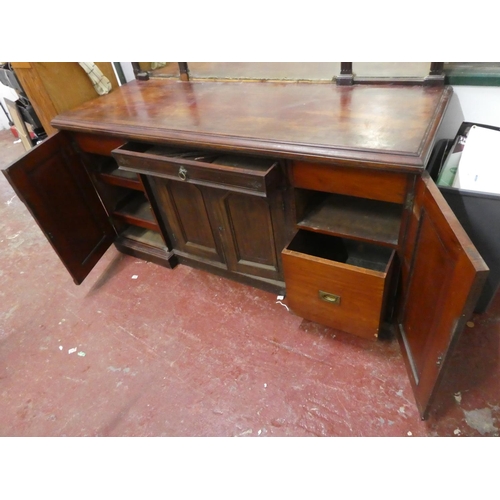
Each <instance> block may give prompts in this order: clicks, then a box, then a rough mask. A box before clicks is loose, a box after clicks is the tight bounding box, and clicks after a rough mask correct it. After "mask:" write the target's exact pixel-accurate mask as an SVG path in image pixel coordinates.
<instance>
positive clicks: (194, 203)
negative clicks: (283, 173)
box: [152, 178, 224, 263]
mask: <svg viewBox="0 0 500 500" xmlns="http://www.w3.org/2000/svg"><path fill="white" fill-rule="evenodd" d="M152 179H154V180H153V185H154V189H155V191H156V193H157V194H158V195H159V197H160V199H161V207H162V209H163V210H165V211H166V213H165V221H166V223H167V224H168V226H169V227H170V229H171V232H172V237H173V238H172V239H173V241H172V244H173V247H174V250H178V251H181V252H184V253H186V254H189V255H194V256H198V257H201V258H203V259H208V260H210V261H215V262H220V263H223V262H224V253H223V252H222V250H221V248H220V244H219V242H218V240H217V237H216V235H214V232H213V230H212V226H213V225H212V224H211V220H210V219H211V215H210V212H211V208H210V207H209V204H210V198H209V196H208V195H207V194H206V193H205V192H204V188H202V187H200V186H197V185H195V184H190V183H187V182H182V181H170V180H165V179H160V178H152Z"/></svg>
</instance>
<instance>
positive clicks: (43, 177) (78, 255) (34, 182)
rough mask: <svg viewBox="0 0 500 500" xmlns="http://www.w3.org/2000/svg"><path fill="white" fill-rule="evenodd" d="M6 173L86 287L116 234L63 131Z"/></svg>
mask: <svg viewBox="0 0 500 500" xmlns="http://www.w3.org/2000/svg"><path fill="white" fill-rule="evenodd" d="M3 172H4V175H5V176H6V178H7V179H8V181H9V182H10V184H11V186H12V187H13V188H14V190H15V191H16V193H17V195H18V196H19V198H20V199H21V200H22V201H23V202H24V204H25V205H26V207H27V208H28V210H29V211H30V212H31V214H32V216H33V217H34V219H35V220H36V222H37V223H38V225H39V226H40V228H41V229H42V231H43V232H44V234H45V236H46V237H47V239H48V240H49V242H50V243H51V245H52V247H53V248H54V250H55V251H56V253H57V254H58V256H59V258H60V259H61V261H62V262H63V264H64V265H65V266H66V268H67V270H68V271H69V273H70V274H71V276H72V277H73V279H74V281H75V283H77V284H80V283H81V282H82V281H83V280H84V279H85V277H86V276H87V275H88V273H89V272H90V271H91V270H92V268H93V267H94V265H95V264H96V263H97V262H98V261H99V259H100V258H101V257H102V255H103V254H104V253H105V252H106V250H107V249H108V248H109V246H110V245H111V243H112V242H113V241H114V240H115V238H116V232H115V230H114V228H113V226H112V225H111V223H110V222H109V219H108V214H107V213H106V211H105V209H104V207H103V205H102V203H101V201H100V199H99V197H98V196H97V193H96V191H95V189H94V186H93V185H92V182H91V181H90V178H89V177H88V175H87V173H86V171H85V168H84V165H83V164H82V163H81V160H80V158H79V156H78V155H77V154H76V152H75V151H74V150H73V148H72V147H71V145H70V141H69V138H68V137H67V136H66V135H64V133H62V132H58V133H57V134H55V135H54V136H52V137H50V138H48V139H46V140H45V141H44V142H42V143H41V144H39V145H38V146H36V147H35V148H34V149H33V150H31V151H30V152H29V153H28V154H26V155H25V156H23V157H22V158H21V159H20V160H18V161H17V162H15V163H14V164H12V165H11V166H9V167H8V168H7V169H6V170H4V171H3Z"/></svg>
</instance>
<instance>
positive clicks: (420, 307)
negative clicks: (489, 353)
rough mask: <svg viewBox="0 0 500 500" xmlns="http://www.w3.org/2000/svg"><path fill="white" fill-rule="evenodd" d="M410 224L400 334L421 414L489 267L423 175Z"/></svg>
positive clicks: (424, 412)
mask: <svg viewBox="0 0 500 500" xmlns="http://www.w3.org/2000/svg"><path fill="white" fill-rule="evenodd" d="M409 225H410V227H409V235H411V237H410V238H408V239H407V242H406V248H405V249H404V257H403V260H404V261H405V262H407V263H408V267H407V269H406V270H405V269H403V273H404V274H405V276H403V283H404V287H405V289H404V290H403V293H404V304H403V307H402V310H401V313H400V316H399V333H400V342H401V347H402V351H403V355H404V358H405V362H406V364H407V369H408V373H409V376H410V381H411V383H412V387H413V391H414V394H415V399H416V401H417V406H418V408H419V410H420V413H421V415H422V417H423V418H425V417H426V416H427V414H428V411H429V407H430V405H431V403H432V398H433V396H434V394H435V392H436V390H437V387H438V384H439V381H440V380H441V378H442V375H443V370H444V368H445V365H446V363H447V360H448V359H449V357H450V355H451V353H452V349H453V347H454V345H455V343H456V341H457V340H458V337H459V334H460V332H461V330H462V329H463V326H464V323H465V321H467V319H468V318H469V316H470V315H471V314H472V310H473V308H474V305H475V302H476V301H477V298H478V296H479V293H480V291H481V288H482V285H483V284H484V281H485V279H486V276H487V273H488V267H487V266H486V264H485V263H484V261H483V260H482V258H481V256H480V255H479V253H478V252H477V250H476V249H475V248H474V246H473V244H472V242H471V241H470V239H469V238H468V236H467V234H466V233H465V231H464V230H463V228H462V227H461V226H460V223H459V222H458V220H457V219H456V217H455V216H454V214H453V212H452V211H451V209H450V207H449V206H448V204H447V203H446V201H445V200H444V198H443V197H442V195H441V193H440V192H439V189H438V188H437V187H436V185H435V184H434V182H433V181H432V180H431V179H430V177H429V176H428V175H427V174H424V175H423V177H422V179H420V180H419V182H418V185H417V192H416V198H415V204H414V207H413V212H412V215H411V217H410V222H409ZM403 267H404V266H403Z"/></svg>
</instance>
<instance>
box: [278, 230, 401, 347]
mask: <svg viewBox="0 0 500 500" xmlns="http://www.w3.org/2000/svg"><path fill="white" fill-rule="evenodd" d="M394 254H395V251H394V250H393V249H390V248H387V247H383V246H378V245H373V244H370V243H366V242H359V241H355V240H349V239H345V238H340V237H336V236H328V235H325V234H322V233H313V232H310V231H298V233H297V234H296V235H295V237H294V238H293V240H292V242H291V243H290V244H289V245H288V246H287V248H285V249H284V250H283V252H282V260H283V270H284V275H285V283H286V297H287V304H288V306H289V307H290V309H291V310H292V311H294V313H296V314H298V315H299V316H301V317H303V318H305V319H308V320H310V321H314V322H317V323H320V324H323V325H327V326H330V327H331V328H335V329H338V330H343V331H346V332H349V333H352V334H354V335H358V336H360V337H363V338H367V339H372V340H373V339H375V338H377V337H378V334H379V331H380V328H381V325H382V322H383V318H384V314H385V310H386V302H387V296H388V290H389V288H390V284H391V272H392V269H393V262H394Z"/></svg>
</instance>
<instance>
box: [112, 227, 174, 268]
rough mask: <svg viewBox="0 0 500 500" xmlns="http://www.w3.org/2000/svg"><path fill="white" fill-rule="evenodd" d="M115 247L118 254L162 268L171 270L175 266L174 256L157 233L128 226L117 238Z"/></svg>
mask: <svg viewBox="0 0 500 500" xmlns="http://www.w3.org/2000/svg"><path fill="white" fill-rule="evenodd" d="M115 246H116V248H117V249H118V250H119V251H120V252H123V253H125V254H127V255H132V256H134V257H137V258H140V259H144V260H147V261H149V262H154V263H156V264H159V265H161V266H164V267H168V268H173V267H175V265H176V264H177V258H176V256H175V255H174V254H173V252H172V251H171V250H169V249H168V247H167V246H166V245H165V242H164V241H163V238H162V237H161V235H160V233H158V232H157V231H152V230H150V229H144V228H141V227H137V226H129V227H128V228H127V229H125V230H124V231H123V232H122V233H121V234H120V235H119V236H118V238H117V239H116V241H115Z"/></svg>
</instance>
